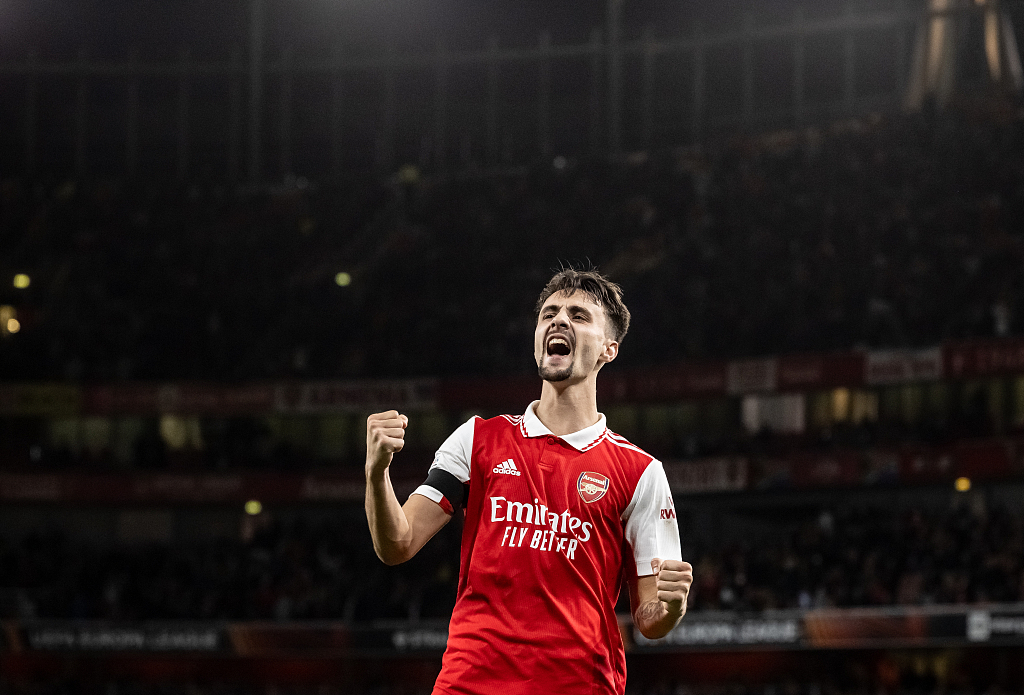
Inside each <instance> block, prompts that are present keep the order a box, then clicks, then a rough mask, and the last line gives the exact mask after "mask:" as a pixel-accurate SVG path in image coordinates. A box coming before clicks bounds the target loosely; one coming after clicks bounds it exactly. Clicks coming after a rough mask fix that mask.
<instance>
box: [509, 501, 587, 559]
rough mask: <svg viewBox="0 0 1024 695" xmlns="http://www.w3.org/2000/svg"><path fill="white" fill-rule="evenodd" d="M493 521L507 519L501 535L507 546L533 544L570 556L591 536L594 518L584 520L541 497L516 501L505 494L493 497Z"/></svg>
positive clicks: (532, 546) (574, 557)
mask: <svg viewBox="0 0 1024 695" xmlns="http://www.w3.org/2000/svg"><path fill="white" fill-rule="evenodd" d="M490 500H491V523H495V524H500V523H505V524H506V526H505V532H504V534H502V537H501V547H503V548H523V547H529V548H532V549H533V550H539V551H546V552H551V551H553V552H556V553H560V554H562V555H565V557H567V558H568V559H570V560H575V559H576V549H577V548H578V547H579V545H580V544H581V543H586V542H587V541H589V540H590V538H591V531H593V529H594V524H593V522H590V521H583V520H582V519H580V518H578V517H575V516H573V515H572V513H571V512H570V511H569V510H568V509H566V510H565V511H563V512H562V513H561V514H559V513H558V512H556V511H554V510H551V509H548V508H547V506H546V505H545V504H543V503H542V502H541V501H540V500H539V499H537V498H534V500H533V504H530V503H529V502H514V501H512V500H509V499H506V498H504V497H491V498H490Z"/></svg>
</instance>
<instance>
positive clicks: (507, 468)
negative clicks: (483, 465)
mask: <svg viewBox="0 0 1024 695" xmlns="http://www.w3.org/2000/svg"><path fill="white" fill-rule="evenodd" d="M491 472H493V473H501V474H502V475H522V473H520V472H519V469H518V468H516V463H515V461H513V460H512V459H508V460H507V461H502V462H501V463H499V464H498V465H497V466H495V467H494V468H492V469H491Z"/></svg>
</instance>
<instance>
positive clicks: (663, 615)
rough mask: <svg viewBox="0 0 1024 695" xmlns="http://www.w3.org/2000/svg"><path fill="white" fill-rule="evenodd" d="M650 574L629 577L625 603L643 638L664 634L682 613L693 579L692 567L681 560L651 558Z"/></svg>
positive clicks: (684, 609)
mask: <svg viewBox="0 0 1024 695" xmlns="http://www.w3.org/2000/svg"><path fill="white" fill-rule="evenodd" d="M651 569H652V570H653V571H654V574H651V575H648V576H646V577H636V576H634V577H632V578H631V580H630V581H629V582H628V585H629V606H630V609H631V610H632V613H633V624H634V625H636V627H637V629H638V630H640V633H641V634H642V635H643V636H644V637H646V638H647V639H659V638H661V637H664V636H665V635H667V634H668V633H669V632H670V631H671V630H672V628H674V627H675V626H676V623H678V622H679V619H680V618H682V617H683V615H685V614H686V598H687V596H688V595H689V593H690V584H691V583H692V582H693V567H691V566H690V563H689V562H683V561H682V560H661V559H659V558H654V559H653V560H651Z"/></svg>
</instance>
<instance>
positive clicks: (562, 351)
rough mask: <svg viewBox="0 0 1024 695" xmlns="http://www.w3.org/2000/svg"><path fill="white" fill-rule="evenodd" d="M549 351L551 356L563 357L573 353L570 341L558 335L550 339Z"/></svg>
mask: <svg viewBox="0 0 1024 695" xmlns="http://www.w3.org/2000/svg"><path fill="white" fill-rule="evenodd" d="M547 350H548V354H549V355H562V356H563V357H564V356H565V355H568V354H569V353H570V352H572V348H571V346H570V345H569V341H568V340H566V339H565V338H563V337H561V336H557V335H556V336H552V337H551V338H548V346H547Z"/></svg>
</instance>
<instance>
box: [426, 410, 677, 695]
mask: <svg viewBox="0 0 1024 695" xmlns="http://www.w3.org/2000/svg"><path fill="white" fill-rule="evenodd" d="M536 405H537V402H534V403H532V404H531V405H530V407H529V408H527V410H526V413H525V414H524V415H522V416H509V415H502V416H500V417H496V418H492V419H490V420H482V419H480V418H472V419H470V420H469V421H468V422H466V423H465V424H464V425H462V426H461V427H459V428H458V429H457V430H456V431H455V432H454V433H453V434H452V436H451V437H449V438H448V440H447V441H446V442H445V443H444V445H442V447H441V448H440V449H439V450H438V452H437V456H436V457H435V459H434V463H433V465H431V467H430V473H429V475H428V477H427V481H426V483H425V484H424V485H421V486H420V487H419V488H417V490H416V492H415V493H413V494H421V495H424V496H425V497H428V498H430V499H432V500H434V501H435V502H437V503H438V504H440V505H442V506H443V507H444V508H445V510H446V511H448V512H449V513H452V512H453V511H454V508H455V507H457V506H459V503H460V502H464V504H465V506H466V524H465V527H464V529H463V537H462V558H461V561H462V562H461V567H460V571H459V587H458V596H457V599H456V604H455V610H454V612H453V614H452V619H451V624H450V627H449V631H448V647H447V649H446V650H445V654H444V660H443V666H442V669H441V673H440V675H439V676H438V678H437V682H436V685H435V688H434V692H435V693H438V694H444V695H462V694H466V695H490V694H493V693H501V694H502V695H518V694H520V693H521V694H523V695H526V694H529V695H543V694H545V693H552V694H554V693H558V694H559V695H564V694H565V693H574V694H575V693H595V694H597V693H600V694H602V695H604V694H608V695H613V694H614V695H621V693H623V692H624V691H625V688H626V659H625V653H624V651H623V647H622V638H621V636H620V634H619V627H618V621H617V619H616V617H615V603H616V600H617V599H618V594H619V587H620V586H621V581H622V577H623V572H624V571H626V572H629V573H630V574H632V573H636V576H646V575H650V574H652V571H651V559H652V558H655V557H659V558H662V559H674V560H679V559H681V557H680V549H679V530H678V527H677V526H676V521H675V508H674V506H673V503H672V494H671V491H670V490H669V486H668V481H667V479H666V478H665V471H664V469H663V467H662V465H661V463H660V462H659V461H657V460H655V459H653V458H652V457H651V456H650V455H648V454H646V453H645V452H644V451H642V450H641V449H638V448H637V447H635V446H633V445H632V444H630V443H629V442H627V441H626V440H625V439H623V438H622V437H620V436H618V435H616V434H614V433H613V432H611V431H610V430H608V429H607V427H606V426H605V418H604V416H603V415H602V416H601V419H600V421H599V422H598V423H597V424H595V425H593V426H592V427H588V428H586V429H584V430H580V431H579V432H574V433H573V434H570V435H565V436H562V437H558V436H555V435H553V434H552V433H551V431H550V430H548V428H547V427H545V426H544V425H543V423H541V421H540V420H539V419H538V418H537V415H536V412H535V408H536ZM463 495H465V498H464V500H463V499H462V497H463ZM631 561H632V564H631Z"/></svg>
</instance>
